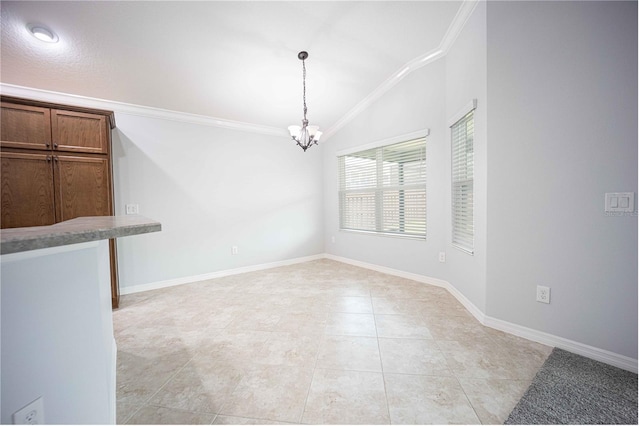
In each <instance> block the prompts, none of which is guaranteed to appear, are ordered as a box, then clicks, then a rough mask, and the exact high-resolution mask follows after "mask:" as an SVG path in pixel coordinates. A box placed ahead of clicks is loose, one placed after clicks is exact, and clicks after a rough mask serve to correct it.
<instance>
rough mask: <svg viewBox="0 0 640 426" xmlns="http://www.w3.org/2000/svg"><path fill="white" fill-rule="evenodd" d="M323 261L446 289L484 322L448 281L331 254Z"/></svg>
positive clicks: (479, 313) (475, 309)
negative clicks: (328, 260) (329, 260)
mask: <svg viewBox="0 0 640 426" xmlns="http://www.w3.org/2000/svg"><path fill="white" fill-rule="evenodd" d="M324 257H325V259H331V260H335V261H337V262H342V263H346V264H349V265H353V266H359V267H361V268H365V269H370V270H372V271H377V272H382V273H383V274H389V275H393V276H396V277H401V278H407V279H409V280H413V281H418V282H420V283H424V284H430V285H435V286H437V287H442V288H444V289H446V290H447V291H448V292H449V293H451V295H453V297H455V298H456V299H457V300H458V302H460V303H461V304H462V305H463V306H464V307H465V309H466V310H467V311H469V313H471V315H473V316H474V317H475V318H476V319H477V320H478V321H480V322H481V323H482V322H484V318H485V315H484V313H483V312H482V311H481V310H480V309H478V308H477V307H476V305H474V304H473V303H472V302H471V301H469V299H467V298H466V297H465V296H464V295H463V294H462V293H460V292H459V291H458V289H457V288H455V287H454V286H452V285H451V283H449V282H448V281H445V280H442V279H440V278H434V277H429V276H427V275H421V274H415V273H413V272H406V271H401V270H399V269H393V268H387V267H386V266H380V265H375V264H373V263H367V262H362V261H359V260H354V259H349V258H347V257H341V256H336V255H333V254H328V253H327V254H325V255H324Z"/></svg>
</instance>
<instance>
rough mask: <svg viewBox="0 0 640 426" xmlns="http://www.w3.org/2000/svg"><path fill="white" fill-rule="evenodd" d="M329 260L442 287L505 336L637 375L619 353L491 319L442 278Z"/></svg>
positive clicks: (342, 259) (635, 362)
mask: <svg viewBox="0 0 640 426" xmlns="http://www.w3.org/2000/svg"><path fill="white" fill-rule="evenodd" d="M324 257H325V258H326V259H331V260H335V261H338V262H342V263H346V264H349V265H354V266H359V267H361V268H365V269H370V270H373V271H377V272H382V273H385V274H389V275H394V276H398V277H402V278H407V279H410V280H414V281H418V282H421V283H425V284H431V285H435V286H438V287H443V288H445V289H446V290H447V291H449V293H451V295H452V296H453V297H455V298H456V299H457V300H458V302H460V303H461V304H462V305H463V306H464V307H465V309H467V310H468V311H469V313H471V315H473V316H474V317H475V318H476V319H477V320H478V322H480V324H482V325H484V326H486V327H491V328H495V329H496V330H500V331H504V332H505V333H509V334H513V335H515V336H518V337H522V338H525V339H527V340H532V341H534V342H538V343H542V344H544V345H548V346H553V347H558V348H560V349H564V350H566V351H569V352H572V353H576V354H578V355H582V356H585V357H587V358H591V359H594V360H596V361H600V362H604V363H605V364H609V365H613V366H614V367H618V368H622V369H624V370H628V371H631V372H634V373H637V372H638V360H637V359H633V358H630V357H627V356H624V355H620V354H616V353H614V352H611V351H607V350H605V349H600V348H596V347H594V346H589V345H585V344H583V343H580V342H576V341H573V340H569V339H565V338H563V337H559V336H555V335H553V334H549V333H545V332H543V331H538V330H534V329H531V328H528V327H524V326H521V325H517V324H513V323H510V322H508V321H503V320H500V319H497V318H493V317H489V316H487V315H485V314H484V312H482V311H481V310H480V309H479V308H478V307H477V306H475V305H474V304H473V303H472V302H471V301H469V299H467V298H466V297H465V296H464V295H463V294H462V293H461V292H460V291H458V289H457V288H455V287H454V286H453V285H451V284H450V283H449V282H448V281H445V280H441V279H439V278H432V277H428V276H426V275H420V274H414V273H411V272H404V271H399V270H397V269H392V268H387V267H384V266H378V265H374V264H371V263H366V262H361V261H359V260H353V259H349V258H345V257H340V256H335V255H332V254H328V253H327V254H325V255H324Z"/></svg>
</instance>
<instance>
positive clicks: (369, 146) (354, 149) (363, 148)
mask: <svg viewBox="0 0 640 426" xmlns="http://www.w3.org/2000/svg"><path fill="white" fill-rule="evenodd" d="M430 134H431V129H422V130H418V131H415V132H411V133H407V134H404V135H400V136H393V137H391V138H387V139H383V140H381V141H376V142H371V143H367V144H364V145H358V146H355V147H351V148H347V149H342V150H340V151H336V157H340V156H342V155H349V154H352V153H354V152H359V151H366V150H367V149H373V148H379V147H381V146H387V145H392V144H394V143H398V142H405V141H410V140H412V139H418V138H426V137H427V136H429V135H430Z"/></svg>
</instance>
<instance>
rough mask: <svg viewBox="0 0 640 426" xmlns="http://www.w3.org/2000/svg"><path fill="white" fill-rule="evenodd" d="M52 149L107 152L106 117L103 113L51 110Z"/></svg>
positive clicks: (96, 152) (95, 152)
mask: <svg viewBox="0 0 640 426" xmlns="http://www.w3.org/2000/svg"><path fill="white" fill-rule="evenodd" d="M51 130H52V139H53V149H54V151H67V152H86V153H94V154H107V153H108V152H109V140H108V137H107V119H106V117H105V116H104V115H97V114H87V113H83V112H73V111H65V110H60V109H53V110H51Z"/></svg>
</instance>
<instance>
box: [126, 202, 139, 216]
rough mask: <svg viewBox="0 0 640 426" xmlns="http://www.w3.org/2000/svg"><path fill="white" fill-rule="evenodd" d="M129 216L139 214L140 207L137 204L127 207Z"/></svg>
mask: <svg viewBox="0 0 640 426" xmlns="http://www.w3.org/2000/svg"><path fill="white" fill-rule="evenodd" d="M125 209H126V213H127V214H138V205H137V204H127V205H126V206H125Z"/></svg>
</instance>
